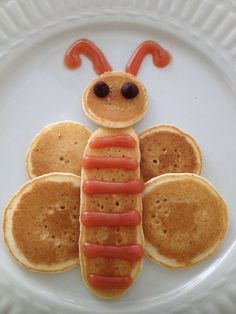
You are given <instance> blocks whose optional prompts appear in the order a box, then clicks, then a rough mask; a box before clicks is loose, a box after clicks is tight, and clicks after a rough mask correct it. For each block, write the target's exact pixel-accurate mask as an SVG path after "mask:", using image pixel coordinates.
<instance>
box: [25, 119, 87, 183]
mask: <svg viewBox="0 0 236 314" xmlns="http://www.w3.org/2000/svg"><path fill="white" fill-rule="evenodd" d="M90 135H91V132H90V131H89V130H88V129H87V128H86V127H85V126H83V125H82V124H80V123H77V122H72V121H61V122H57V123H53V124H50V125H48V126H46V127H45V128H43V129H42V130H41V131H40V132H39V134H37V135H36V137H35V138H34V139H33V141H32V143H31V144H30V147H29V149H28V152H27V154H26V168H27V172H28V176H29V177H30V178H35V177H37V176H40V175H42V174H46V173H50V172H67V173H73V174H76V175H79V176H80V174H81V160H82V156H83V153H84V149H85V146H86V145H87V141H88V139H89V137H90Z"/></svg>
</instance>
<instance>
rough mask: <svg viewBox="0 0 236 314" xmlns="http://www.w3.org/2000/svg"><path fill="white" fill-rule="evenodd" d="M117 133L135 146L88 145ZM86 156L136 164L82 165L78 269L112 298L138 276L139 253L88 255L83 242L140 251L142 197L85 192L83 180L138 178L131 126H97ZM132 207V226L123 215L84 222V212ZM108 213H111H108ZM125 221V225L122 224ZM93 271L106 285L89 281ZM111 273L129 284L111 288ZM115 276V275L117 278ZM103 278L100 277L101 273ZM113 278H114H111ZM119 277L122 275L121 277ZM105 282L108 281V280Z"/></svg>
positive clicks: (122, 210) (120, 210) (136, 148)
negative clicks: (114, 220)
mask: <svg viewBox="0 0 236 314" xmlns="http://www.w3.org/2000/svg"><path fill="white" fill-rule="evenodd" d="M118 135H123V136H125V137H126V136H130V137H132V139H133V140H134V142H135V146H134V147H132V148H127V147H114V146H107V147H100V148H94V147H91V142H92V141H93V140H94V139H100V138H104V137H116V136H118ZM86 156H93V157H108V158H111V157H116V158H117V157H118V158H123V159H125V158H132V159H135V160H136V162H137V167H136V168H135V169H134V170H126V169H122V168H116V167H114V168H113V167H112V168H102V167H100V168H99V167H96V168H90V169H85V168H86V167H85V163H84V167H83V168H82V178H81V182H82V188H81V193H82V194H81V208H80V221H81V230H80V241H79V247H80V265H81V271H82V275H83V278H84V281H85V283H86V285H87V286H88V287H89V288H90V289H91V290H92V291H93V292H94V293H95V294H96V295H97V296H99V297H102V298H113V297H117V296H119V295H121V294H123V293H124V292H125V291H126V290H127V288H128V286H129V285H131V284H132V282H133V281H134V280H135V279H136V277H137V276H138V274H139V272H140V269H141V264H142V256H140V257H139V258H138V259H137V260H135V261H134V260H133V261H131V260H130V259H129V258H128V259H126V257H122V258H119V257H114V256H109V253H108V256H106V257H104V254H103V253H101V252H100V253H98V254H97V256H93V257H91V256H89V254H88V252H87V253H86V252H85V250H84V248H85V243H89V244H95V245H97V246H98V247H99V246H115V247H116V248H120V247H122V246H126V247H127V251H128V254H127V255H130V252H131V251H132V247H131V246H133V245H134V246H138V250H139V253H140V252H141V255H143V253H142V251H143V245H144V242H143V241H144V240H143V232H142V225H141V212H142V198H141V194H140V193H134V194H131V193H126V192H125V193H124V192H123V193H116V192H114V193H104V194H101V193H94V194H88V192H86V191H85V190H86V189H85V184H86V182H87V180H91V179H93V180H99V181H106V182H110V183H111V184H113V183H117V182H130V181H132V180H134V179H138V178H139V166H138V165H139V161H140V152H139V146H138V138H137V136H136V134H135V132H134V130H133V129H131V128H127V129H108V128H99V129H97V130H96V131H95V132H94V133H92V136H91V138H90V140H89V143H88V145H87V147H86V149H85V154H84V160H85V159H86ZM131 211H132V213H131V214H134V215H135V216H136V219H137V217H139V218H140V219H137V221H136V223H134V224H133V225H132V226H129V218H127V219H125V221H123V222H122V223H121V225H119V224H118V225H116V226H112V225H107V223H106V221H105V222H104V224H102V225H101V221H100V223H99V224H98V225H93V226H88V225H87V224H86V221H85V220H86V219H85V212H87V213H88V212H89V213H93V214H94V213H95V214H96V213H109V215H113V216H112V217H115V216H114V214H117V213H126V214H127V213H128V214H130V212H131ZM110 217H111V216H110ZM124 224H125V225H124ZM93 274H95V276H96V275H100V276H106V277H107V278H105V280H106V281H107V282H106V283H108V281H110V287H108V286H107V287H105V288H100V287H97V286H96V283H95V284H94V282H91V280H90V279H91V278H90V277H91V275H93ZM114 277H116V278H115V279H116V280H119V278H122V277H125V278H126V279H127V280H128V281H130V284H129V285H128V286H126V287H122V288H115V287H117V286H116V283H117V282H115V284H114V285H113V283H114V280H115V279H114ZM117 277H118V279H117ZM102 278H104V277H102ZM113 279H114V280H113ZM122 280H123V279H122ZM108 285H109V284H108Z"/></svg>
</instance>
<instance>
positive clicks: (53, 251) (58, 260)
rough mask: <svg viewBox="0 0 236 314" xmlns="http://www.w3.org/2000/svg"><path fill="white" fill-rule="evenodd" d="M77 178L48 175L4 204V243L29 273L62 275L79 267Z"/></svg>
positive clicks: (21, 189) (69, 175)
mask: <svg viewBox="0 0 236 314" xmlns="http://www.w3.org/2000/svg"><path fill="white" fill-rule="evenodd" d="M79 209H80V178H79V177H78V176H75V175H73V174H63V173H61V174H59V173H50V174H47V175H43V176H40V177H37V178H35V179H33V180H31V181H28V182H27V183H26V184H24V185H23V186H22V187H21V188H20V189H19V191H18V192H17V193H16V194H15V195H14V196H13V198H12V199H11V201H10V203H9V204H8V205H7V207H6V209H5V213H4V220H3V234H4V240H5V243H6V245H7V247H8V249H9V251H10V253H11V254H12V256H13V257H14V258H15V259H16V261H17V262H18V263H20V264H21V265H23V266H25V267H26V268H28V269H29V270H32V271H39V272H62V271H64V270H68V269H70V268H72V267H75V266H77V265H78V264H79V249H78V239H79Z"/></svg>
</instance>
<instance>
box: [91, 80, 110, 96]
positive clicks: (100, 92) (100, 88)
mask: <svg viewBox="0 0 236 314" xmlns="http://www.w3.org/2000/svg"><path fill="white" fill-rule="evenodd" d="M93 91H94V94H95V95H96V96H98V97H101V98H104V97H106V96H107V95H108V94H109V86H108V85H107V84H106V83H105V82H103V81H98V82H97V83H96V84H95V85H94V86H93Z"/></svg>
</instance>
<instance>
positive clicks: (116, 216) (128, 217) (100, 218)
mask: <svg viewBox="0 0 236 314" xmlns="http://www.w3.org/2000/svg"><path fill="white" fill-rule="evenodd" d="M140 221H141V215H140V213H139V212H137V211H136V210H131V211H128V212H123V213H104V212H92V211H84V212H82V213H81V222H82V224H83V225H84V226H86V227H134V226H137V225H138V224H139V223H140Z"/></svg>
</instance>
